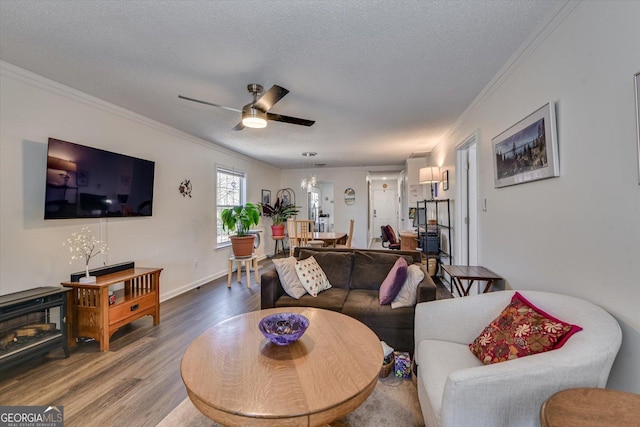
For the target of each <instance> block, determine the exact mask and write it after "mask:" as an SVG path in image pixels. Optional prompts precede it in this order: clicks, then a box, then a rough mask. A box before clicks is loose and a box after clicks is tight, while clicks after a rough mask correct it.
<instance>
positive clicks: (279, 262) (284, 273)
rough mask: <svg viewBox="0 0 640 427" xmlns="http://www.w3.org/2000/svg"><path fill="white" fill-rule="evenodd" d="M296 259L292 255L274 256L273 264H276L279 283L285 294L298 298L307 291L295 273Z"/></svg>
mask: <svg viewBox="0 0 640 427" xmlns="http://www.w3.org/2000/svg"><path fill="white" fill-rule="evenodd" d="M296 261H297V260H296V259H295V258H294V257H289V258H274V259H273V265H275V266H276V271H277V272H278V277H280V283H281V284H282V288H283V289H284V291H285V292H286V293H287V295H289V296H290V297H291V298H295V299H300V298H301V297H302V296H303V295H304V294H306V293H307V290H306V289H305V288H304V286H302V283H301V282H300V279H299V278H298V274H297V273H296Z"/></svg>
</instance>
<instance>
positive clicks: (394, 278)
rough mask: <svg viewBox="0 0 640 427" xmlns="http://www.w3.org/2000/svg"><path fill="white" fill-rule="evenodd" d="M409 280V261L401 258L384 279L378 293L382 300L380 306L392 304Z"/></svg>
mask: <svg viewBox="0 0 640 427" xmlns="http://www.w3.org/2000/svg"><path fill="white" fill-rule="evenodd" d="M406 280H407V261H406V260H405V259H404V258H402V257H400V258H398V259H397V260H396V263H395V264H393V267H391V270H390V271H389V273H388V274H387V277H385V278H384V280H383V281H382V284H381V285H380V292H379V293H378V296H379V299H380V305H387V304H391V301H393V300H394V298H395V297H396V296H397V295H398V292H400V289H401V288H402V285H404V282H405V281H406Z"/></svg>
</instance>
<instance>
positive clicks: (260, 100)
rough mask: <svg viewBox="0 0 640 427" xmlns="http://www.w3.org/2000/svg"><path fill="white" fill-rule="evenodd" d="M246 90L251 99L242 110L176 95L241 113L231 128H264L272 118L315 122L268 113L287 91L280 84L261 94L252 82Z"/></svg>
mask: <svg viewBox="0 0 640 427" xmlns="http://www.w3.org/2000/svg"><path fill="white" fill-rule="evenodd" d="M247 90H248V91H249V93H250V94H252V95H253V101H252V102H250V103H249V104H247V105H245V106H244V107H242V110H240V109H238V108H233V107H227V106H224V105H219V104H214V103H213V102H207V101H201V100H199V99H193V98H188V97H186V96H182V95H178V98H180V99H186V100H187V101H193V102H198V103H200V104H205V105H212V106H214V107H219V108H224V109H225V110H229V111H235V112H237V113H242V120H241V121H240V123H238V124H237V125H236V127H234V128H233V130H242V129H244V128H245V127H249V128H264V127H267V120H274V121H276V122H284V123H291V124H294V125H302V126H311V125H313V124H314V123H315V120H306V119H299V118H297V117H289V116H283V115H281V114H273V113H269V110H270V109H271V107H273V105H274V104H275V103H276V102H278V101H280V100H281V99H282V98H284V96H285V95H286V94H288V93H289V91H288V90H287V89H285V88H283V87H281V86H278V85H273V86H271V89H269V90H268V91H266V92H265V93H264V94H262V91H263V87H262V86H261V85H259V84H255V83H252V84H250V85H247ZM260 95H262V96H260Z"/></svg>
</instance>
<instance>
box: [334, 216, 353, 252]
mask: <svg viewBox="0 0 640 427" xmlns="http://www.w3.org/2000/svg"><path fill="white" fill-rule="evenodd" d="M354 222H355V221H354V220H353V219H351V220H349V234H348V235H347V244H346V245H336V248H346V249H351V240H352V239H353V223H354Z"/></svg>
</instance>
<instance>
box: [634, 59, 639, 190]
mask: <svg viewBox="0 0 640 427" xmlns="http://www.w3.org/2000/svg"><path fill="white" fill-rule="evenodd" d="M634 81H635V89H636V139H637V143H638V184H640V71H639V72H637V73H636V74H635V76H634Z"/></svg>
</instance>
